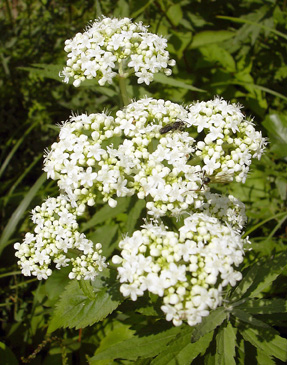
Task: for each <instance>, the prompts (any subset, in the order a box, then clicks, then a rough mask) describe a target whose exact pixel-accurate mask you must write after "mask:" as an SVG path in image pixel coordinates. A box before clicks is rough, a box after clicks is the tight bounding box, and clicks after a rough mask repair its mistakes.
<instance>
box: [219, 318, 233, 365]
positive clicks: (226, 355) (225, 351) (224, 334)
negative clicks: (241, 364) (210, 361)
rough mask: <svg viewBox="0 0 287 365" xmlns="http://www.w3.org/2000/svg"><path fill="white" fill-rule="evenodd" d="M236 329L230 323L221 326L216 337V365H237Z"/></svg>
mask: <svg viewBox="0 0 287 365" xmlns="http://www.w3.org/2000/svg"><path fill="white" fill-rule="evenodd" d="M235 346H236V329H235V328H233V327H232V325H231V324H230V323H227V325H226V326H221V328H220V330H219V332H218V334H217V336H216V354H215V361H216V364H220V365H225V364H226V365H235V364H236V363H235V359H234V358H235Z"/></svg>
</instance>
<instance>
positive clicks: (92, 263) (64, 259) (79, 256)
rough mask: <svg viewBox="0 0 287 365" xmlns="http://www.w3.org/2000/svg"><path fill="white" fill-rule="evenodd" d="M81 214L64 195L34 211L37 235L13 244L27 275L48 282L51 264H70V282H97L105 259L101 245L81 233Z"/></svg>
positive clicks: (30, 235) (27, 234) (46, 202)
mask: <svg viewBox="0 0 287 365" xmlns="http://www.w3.org/2000/svg"><path fill="white" fill-rule="evenodd" d="M81 213H82V211H81V209H75V208H72V207H71V204H70V202H69V201H68V198H67V197H66V196H63V195H60V196H59V197H57V198H49V199H47V200H46V201H45V202H44V203H43V204H42V205H41V206H37V207H36V208H35V209H34V210H33V211H32V220H33V222H34V223H35V229H34V234H33V233H26V236H25V239H24V241H23V243H21V244H20V243H19V242H18V243H15V245H14V247H15V249H16V250H17V252H16V256H17V257H18V258H19V261H18V264H19V266H20V267H21V269H22V273H23V274H24V275H25V276H30V275H34V276H37V278H38V279H39V280H41V279H47V278H48V276H50V275H51V274H52V269H51V265H52V264H54V266H55V267H56V269H60V268H61V267H65V266H68V265H69V264H70V263H71V265H72V270H71V273H70V274H69V277H70V279H74V278H76V279H78V280H80V279H85V280H94V279H95V277H96V276H97V275H98V273H99V272H100V271H102V270H103V268H105V267H106V264H105V258H104V257H102V256H101V252H102V251H101V248H102V245H101V244H100V243H97V244H96V245H94V244H93V242H92V241H90V240H88V239H87V238H86V236H85V235H84V234H83V233H80V232H79V231H78V223H77V220H76V218H77V216H78V215H81ZM72 251H74V254H76V258H74V257H73V255H72Z"/></svg>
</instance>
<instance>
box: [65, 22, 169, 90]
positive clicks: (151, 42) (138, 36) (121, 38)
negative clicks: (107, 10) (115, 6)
mask: <svg viewBox="0 0 287 365" xmlns="http://www.w3.org/2000/svg"><path fill="white" fill-rule="evenodd" d="M166 47H167V41H166V39H165V38H163V37H159V36H158V35H156V34H153V33H148V31H147V27H145V26H144V25H142V23H141V22H140V23H133V22H132V21H131V19H129V18H123V19H111V18H102V19H98V20H96V21H95V22H94V23H93V24H92V25H91V26H90V27H88V29H87V30H86V31H85V32H84V33H77V34H76V36H75V37H74V38H73V39H69V40H66V42H65V48H64V49H65V51H66V52H67V53H68V60H67V66H66V67H65V68H64V70H63V71H62V73H61V76H63V77H65V79H64V81H65V82H68V81H69V78H73V79H74V82H73V85H74V86H76V87H77V86H79V85H80V84H81V82H82V81H84V80H85V79H88V80H89V79H96V80H97V81H98V83H99V84H100V85H105V83H109V84H111V83H112V80H113V78H114V77H115V76H116V75H117V74H118V73H120V74H121V76H123V75H124V74H123V72H124V71H126V70H131V71H132V72H135V75H136V77H137V78H138V83H139V84H140V83H143V82H144V83H146V84H147V85H149V84H150V82H151V81H153V77H154V74H155V73H157V72H159V71H164V73H165V74H166V75H170V74H171V70H170V69H169V68H168V66H174V65H175V61H174V60H170V59H169V53H168V51H166V50H165V49H166ZM115 70H117V71H118V72H115Z"/></svg>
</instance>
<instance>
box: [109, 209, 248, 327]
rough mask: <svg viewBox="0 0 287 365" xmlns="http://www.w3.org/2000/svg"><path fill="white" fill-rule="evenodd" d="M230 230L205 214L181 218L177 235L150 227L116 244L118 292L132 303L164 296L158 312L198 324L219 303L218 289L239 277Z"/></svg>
mask: <svg viewBox="0 0 287 365" xmlns="http://www.w3.org/2000/svg"><path fill="white" fill-rule="evenodd" d="M246 242H247V241H244V240H242V239H241V238H240V235H239V234H238V233H236V231H234V230H233V229H232V228H231V227H229V226H227V225H222V224H221V223H220V222H219V221H218V219H216V218H213V217H209V216H206V215H205V214H202V213H201V214H193V215H191V216H190V217H188V218H186V219H185V220H184V224H183V226H182V227H181V228H180V229H179V233H176V232H173V231H169V230H168V228H167V227H164V226H163V225H162V224H161V225H152V224H148V225H146V226H144V229H143V230H141V231H136V232H134V234H133V235H132V237H126V238H125V239H124V240H122V241H121V242H120V243H119V247H120V249H121V250H122V251H121V256H117V255H116V256H114V257H113V262H114V263H115V264H120V266H119V267H118V273H119V279H120V282H121V283H122V285H121V288H120V290H121V292H122V293H123V295H124V296H126V297H127V296H129V297H130V298H131V299H132V300H134V301H135V300H136V299H137V297H138V296H142V295H143V294H144V292H145V291H148V292H150V293H153V294H156V295H158V296H159V297H162V302H163V304H162V306H161V309H162V311H163V312H164V313H165V314H166V319H167V320H168V321H171V320H172V321H173V324H174V325H176V326H178V325H181V324H182V321H183V320H186V321H187V323H188V324H189V325H190V326H193V325H195V324H197V323H200V322H201V320H202V317H205V316H207V315H208V314H209V311H210V310H211V309H215V308H216V307H217V306H218V305H220V304H221V301H222V289H223V288H224V287H225V286H226V285H228V284H230V285H232V286H234V285H235V284H236V282H237V281H238V280H240V279H241V277H242V275H241V273H240V272H239V271H236V270H235V267H236V266H238V265H239V264H240V263H241V262H242V261H243V253H244V252H243V246H244V244H245V243H246Z"/></svg>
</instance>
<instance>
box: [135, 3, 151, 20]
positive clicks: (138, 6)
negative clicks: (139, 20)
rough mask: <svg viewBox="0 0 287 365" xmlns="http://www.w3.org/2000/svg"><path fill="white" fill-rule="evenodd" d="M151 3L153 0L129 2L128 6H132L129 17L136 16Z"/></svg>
mask: <svg viewBox="0 0 287 365" xmlns="http://www.w3.org/2000/svg"><path fill="white" fill-rule="evenodd" d="M152 3H153V0H149V1H146V0H139V1H135V2H132V3H130V6H131V7H132V11H133V12H132V13H131V15H130V18H136V17H137V16H138V15H139V14H141V13H143V12H144V11H145V9H146V8H147V7H149V6H150V5H151V4H152Z"/></svg>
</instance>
